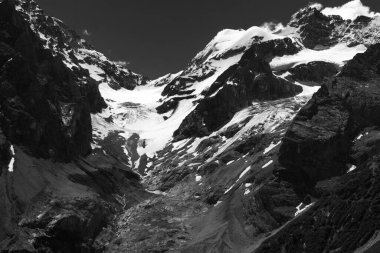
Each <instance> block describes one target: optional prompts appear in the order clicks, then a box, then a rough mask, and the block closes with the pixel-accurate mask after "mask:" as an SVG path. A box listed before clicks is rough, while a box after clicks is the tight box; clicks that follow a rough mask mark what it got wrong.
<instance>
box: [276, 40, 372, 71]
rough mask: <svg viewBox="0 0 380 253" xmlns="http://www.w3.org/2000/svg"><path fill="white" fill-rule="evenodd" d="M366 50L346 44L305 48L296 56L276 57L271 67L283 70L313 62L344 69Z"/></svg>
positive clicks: (363, 47)
mask: <svg viewBox="0 0 380 253" xmlns="http://www.w3.org/2000/svg"><path fill="white" fill-rule="evenodd" d="M366 50H367V48H366V47H365V46H364V45H357V46H355V47H348V46H347V45H346V44H337V45H335V46H333V47H331V48H328V49H325V50H313V49H307V48H304V49H303V50H302V51H300V52H298V53H297V54H294V55H285V56H282V57H275V58H274V59H273V60H272V61H271V62H270V66H271V68H272V69H273V70H282V69H288V68H291V67H294V66H297V65H300V64H306V63H309V62H313V61H325V62H331V63H335V64H337V65H339V66H341V67H342V66H343V65H344V64H345V62H346V61H348V60H351V59H352V58H353V57H354V56H355V55H356V54H358V53H364V52H365V51H366Z"/></svg>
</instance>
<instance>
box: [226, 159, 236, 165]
mask: <svg viewBox="0 0 380 253" xmlns="http://www.w3.org/2000/svg"><path fill="white" fill-rule="evenodd" d="M233 162H235V160H232V161H229V162H228V163H227V164H226V165H230V164H232V163H233Z"/></svg>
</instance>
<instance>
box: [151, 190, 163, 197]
mask: <svg viewBox="0 0 380 253" xmlns="http://www.w3.org/2000/svg"><path fill="white" fill-rule="evenodd" d="M146 191H147V192H149V193H153V194H155V195H162V196H166V195H168V194H167V193H166V192H163V191H160V190H155V191H149V190H146Z"/></svg>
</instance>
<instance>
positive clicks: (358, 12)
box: [322, 0, 380, 20]
mask: <svg viewBox="0 0 380 253" xmlns="http://www.w3.org/2000/svg"><path fill="white" fill-rule="evenodd" d="M322 13H323V14H324V15H326V16H331V15H338V16H341V17H342V18H343V19H346V20H347V19H351V20H355V19H356V18H357V17H359V16H367V17H371V18H373V17H376V16H379V15H380V13H377V12H373V11H371V9H370V8H369V7H368V6H365V5H363V3H362V2H361V1H360V0H352V1H350V2H348V3H346V4H344V5H342V6H338V7H326V8H324V9H322Z"/></svg>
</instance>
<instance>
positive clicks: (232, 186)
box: [224, 184, 235, 194]
mask: <svg viewBox="0 0 380 253" xmlns="http://www.w3.org/2000/svg"><path fill="white" fill-rule="evenodd" d="M234 186H235V184H233V185H231V187H230V188H228V189H227V190H226V191H225V192H224V194H226V193H228V192H229V191H231V190H232V188H234Z"/></svg>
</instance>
